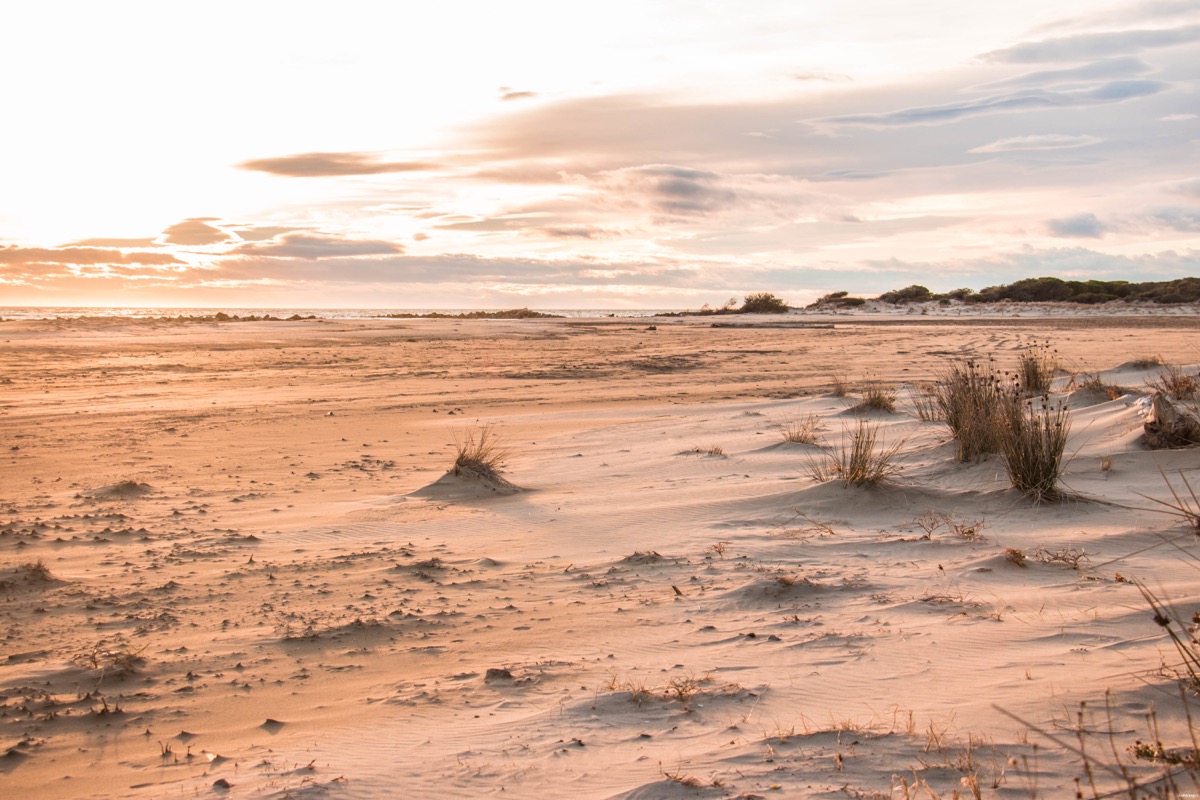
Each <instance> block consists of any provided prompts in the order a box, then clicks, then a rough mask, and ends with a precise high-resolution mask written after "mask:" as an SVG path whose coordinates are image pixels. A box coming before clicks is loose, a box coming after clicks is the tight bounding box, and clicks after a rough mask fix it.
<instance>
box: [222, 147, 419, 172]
mask: <svg viewBox="0 0 1200 800" xmlns="http://www.w3.org/2000/svg"><path fill="white" fill-rule="evenodd" d="M238 167H240V168H241V169H246V170H252V171H255V172H266V173H268V174H270V175H280V176H283V177H286V178H327V177H333V176H338V175H380V174H383V173H388V172H423V171H428V170H433V169H437V168H438V165H437V164H431V163H429V162H426V161H379V160H377V157H376V156H374V155H372V154H370V153H302V154H300V155H294V156H280V157H278V158H260V159H255V160H253V161H243V162H242V163H241V164H238Z"/></svg>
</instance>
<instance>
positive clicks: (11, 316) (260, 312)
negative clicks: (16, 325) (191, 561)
mask: <svg viewBox="0 0 1200 800" xmlns="http://www.w3.org/2000/svg"><path fill="white" fill-rule="evenodd" d="M479 310H480V309H477V308H131V307H119V306H109V307H95V308H87V307H80V306H0V320H6V319H7V320H28V319H81V318H86V317H104V318H125V319H156V318H162V317H166V318H172V319H177V318H180V317H183V318H188V317H211V316H215V315H216V314H228V315H229V316H231V317H232V316H238V317H265V316H271V317H275V318H281V319H286V318H288V317H291V316H293V315H299V316H301V317H309V316H312V317H317V318H319V319H377V318H380V317H387V316H389V315H394V314H432V313H438V314H465V313H471V312H473V311H479ZM487 310H491V309H487ZM495 310H499V309H495ZM534 310H536V311H538V312H539V313H542V314H556V315H558V316H560V317H569V318H583V317H652V316H654V315H656V314H661V313H666V312H667V311H668V309H628V308H539V309H534ZM672 311H678V309H672Z"/></svg>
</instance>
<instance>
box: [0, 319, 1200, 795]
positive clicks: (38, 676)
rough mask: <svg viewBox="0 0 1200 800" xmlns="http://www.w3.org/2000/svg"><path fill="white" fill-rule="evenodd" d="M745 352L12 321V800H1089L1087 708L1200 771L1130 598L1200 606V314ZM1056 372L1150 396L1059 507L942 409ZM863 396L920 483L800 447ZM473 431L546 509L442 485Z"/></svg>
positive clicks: (762, 327)
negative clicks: (1165, 410)
mask: <svg viewBox="0 0 1200 800" xmlns="http://www.w3.org/2000/svg"><path fill="white" fill-rule="evenodd" d="M723 321H728V320H723ZM742 321H743V322H745V321H747V320H742ZM749 321H750V322H753V323H754V325H752V326H750V327H712V325H711V322H712V320H711V319H677V320H657V321H654V320H651V321H630V320H627V319H625V320H621V319H600V320H587V321H580V320H525V321H453V320H437V321H434V320H412V321H404V322H398V321H358V320H354V321H322V320H303V321H291V322H261V321H259V322H227V323H221V324H218V323H214V322H182V321H141V322H131V321H125V322H122V321H115V322H114V321H104V322H103V323H101V322H98V321H95V320H90V321H89V320H78V321H73V322H68V321H57V322H54V321H45V322H42V321H22V322H11V321H10V322H4V323H0V389H2V394H0V445H2V446H3V450H2V451H0V465H2V466H0V470H2V472H0V487H2V488H0V626H2V628H0V629H2V630H3V636H4V639H3V641H4V646H3V649H2V650H0V795H2V796H4V797H12V798H20V797H37V798H47V799H48V800H52V799H53V798H84V797H88V798H91V797H97V798H100V797H122V798H125V797H128V798H164V797H209V796H228V797H278V798H283V797H296V798H300V797H330V798H368V797H393V796H404V797H477V796H491V795H496V796H504V797H529V798H542V797H568V796H569V797H595V798H605V797H626V798H657V797H752V796H762V797H772V796H778V797H847V796H848V797H891V796H903V794H902V792H903V787H902V784H901V781H905V782H907V784H908V785H909V786H913V785H915V784H918V783H928V784H929V786H930V787H931V789H932V791H934V792H937V793H941V794H945V795H947V796H948V795H949V794H950V793H951V792H952V791H954V790H958V791H960V792H962V793H964V795H965V796H970V793H971V792H972V791H974V787H976V786H977V787H978V788H979V791H980V792H981V793H982V796H985V797H990V796H997V797H1029V796H1031V794H1033V793H1037V795H1038V796H1042V797H1047V798H1052V797H1064V796H1073V792H1074V781H1075V779H1076V778H1077V777H1081V776H1082V775H1083V766H1082V762H1081V760H1080V759H1079V758H1078V757H1077V756H1076V755H1075V754H1074V753H1072V752H1070V750H1069V749H1065V748H1064V747H1062V746H1060V744H1059V742H1066V743H1067V744H1070V745H1074V746H1077V745H1078V739H1077V735H1076V731H1077V730H1078V729H1079V728H1080V713H1081V703H1086V704H1087V708H1086V710H1084V711H1083V720H1082V727H1083V729H1084V730H1085V731H1086V732H1087V733H1086V735H1085V737H1084V738H1085V742H1086V745H1087V747H1088V749H1089V750H1091V751H1093V752H1095V754H1096V757H1097V758H1098V759H1101V760H1103V758H1104V757H1105V756H1110V755H1111V753H1110V752H1109V748H1110V747H1112V746H1114V745H1115V747H1116V748H1117V750H1118V752H1119V753H1120V754H1121V756H1122V758H1123V759H1124V760H1125V762H1126V763H1127V764H1130V765H1131V769H1134V770H1135V771H1136V770H1150V768H1151V765H1150V764H1149V763H1148V762H1144V761H1143V762H1137V761H1136V760H1135V759H1133V757H1132V756H1131V755H1130V754H1129V753H1128V752H1126V750H1125V748H1126V747H1128V746H1130V745H1132V744H1133V743H1134V742H1135V740H1137V739H1143V740H1149V739H1150V738H1151V734H1150V733H1149V732H1148V731H1147V720H1146V715H1147V714H1148V713H1149V712H1151V711H1153V712H1155V717H1156V720H1157V724H1158V726H1159V728H1160V731H1159V736H1160V737H1161V738H1162V739H1163V741H1164V743H1165V744H1168V745H1187V744H1190V740H1189V739H1188V738H1187V725H1186V718H1185V717H1184V710H1185V709H1184V705H1183V703H1182V702H1181V701H1180V698H1179V692H1178V689H1177V686H1176V683H1175V682H1174V681H1173V680H1171V678H1170V677H1169V676H1168V675H1165V674H1164V673H1163V670H1162V666H1163V665H1164V663H1165V664H1166V665H1167V666H1168V667H1170V666H1172V665H1174V664H1176V663H1177V662H1178V656H1177V654H1176V653H1175V651H1174V649H1173V648H1172V647H1171V646H1170V645H1169V643H1168V641H1167V640H1166V638H1165V637H1164V635H1163V633H1162V630H1161V629H1160V628H1158V627H1157V626H1156V625H1155V624H1154V622H1153V620H1152V616H1151V613H1150V610H1149V608H1148V606H1147V604H1146V603H1145V601H1144V600H1143V598H1142V596H1141V594H1140V592H1139V589H1138V586H1137V585H1136V583H1135V582H1138V581H1140V582H1143V583H1145V584H1146V585H1147V586H1148V587H1150V588H1151V589H1153V591H1154V592H1155V593H1157V594H1159V595H1160V596H1162V597H1164V598H1168V599H1169V600H1170V601H1171V603H1172V604H1173V605H1174V606H1175V607H1176V608H1177V609H1178V610H1179V612H1180V614H1181V615H1182V616H1183V617H1184V618H1185V619H1186V618H1189V617H1190V616H1191V614H1192V612H1193V611H1195V610H1196V607H1197V604H1198V603H1200V593H1198V592H1197V588H1196V587H1197V585H1200V584H1198V582H1197V576H1198V574H1200V573H1198V569H1200V567H1198V566H1197V563H1196V555H1197V551H1198V549H1200V548H1198V547H1197V542H1196V538H1195V536H1194V535H1193V534H1192V533H1190V532H1189V531H1188V530H1187V529H1186V528H1185V527H1184V526H1181V525H1179V524H1177V521H1176V520H1174V519H1173V518H1171V517H1170V516H1168V515H1166V514H1162V513H1158V512H1157V511H1155V510H1152V509H1154V508H1155V505H1156V504H1155V503H1153V502H1152V501H1150V500H1148V499H1147V498H1146V497H1145V496H1150V497H1160V498H1169V490H1168V488H1167V486H1166V484H1165V483H1164V481H1163V477H1162V475H1161V474H1160V472H1159V469H1160V468H1161V469H1163V470H1166V471H1167V473H1168V474H1169V475H1177V474H1178V473H1177V471H1178V470H1184V472H1185V475H1188V476H1189V480H1191V482H1192V485H1193V486H1200V474H1198V473H1200V452H1198V451H1197V450H1195V449H1192V450H1181V451H1171V452H1163V451H1160V452H1151V451H1148V450H1146V449H1145V447H1144V446H1143V444H1142V442H1141V431H1142V423H1143V416H1144V411H1145V404H1144V402H1141V397H1142V395H1144V393H1145V381H1146V380H1147V379H1148V378H1152V377H1154V376H1155V375H1156V374H1157V370H1156V369H1155V368H1153V367H1150V368H1147V367H1145V366H1138V365H1135V364H1134V363H1133V362H1135V361H1137V360H1138V359H1141V358H1145V357H1147V356H1150V355H1159V356H1161V357H1162V358H1163V359H1164V360H1166V361H1169V362H1172V363H1177V364H1184V365H1193V366H1191V367H1190V368H1191V369H1192V370H1193V371H1194V370H1195V366H1194V365H1195V364H1196V363H1197V362H1198V361H1200V354H1198V353H1197V351H1196V344H1195V343H1196V341H1197V338H1196V334H1197V329H1198V327H1200V326H1198V325H1197V319H1196V318H1195V317H1185V316H1179V317H1168V316H1161V317H1156V316H1143V317H1138V318H1119V317H1105V318H1089V317H1083V318H1060V317H1056V318H1030V317H1028V316H1024V317H1021V318H1019V319H1013V318H989V319H966V318H963V319H928V320H926V319H916V318H914V317H912V316H904V317H899V318H894V319H893V318H885V317H876V318H864V317H812V318H809V317H799V316H793V317H788V318H786V321H787V322H788V323H789V324H790V325H789V326H781V325H779V324H778V323H779V322H780V321H781V320H780V319H765V318H758V319H755V320H749ZM651 324H653V325H654V326H655V327H656V329H655V330H650V329H649V325H651ZM1047 339H1048V340H1049V341H1051V342H1052V344H1053V345H1054V346H1055V347H1056V348H1057V351H1058V357H1059V358H1060V360H1061V362H1062V364H1063V365H1064V366H1065V367H1067V369H1068V371H1074V372H1077V373H1082V372H1088V373H1096V372H1099V373H1101V377H1102V379H1103V381H1104V382H1105V383H1108V384H1113V385H1116V386H1119V387H1125V389H1124V390H1122V391H1119V392H1114V393H1113V395H1115V399H1113V398H1112V397H1110V396H1109V395H1108V394H1103V393H1099V392H1094V393H1088V392H1086V391H1074V392H1072V393H1071V394H1070V402H1071V406H1072V409H1073V410H1072V436H1071V440H1070V443H1069V445H1068V448H1067V449H1068V452H1069V453H1070V454H1072V456H1073V457H1072V460H1071V462H1070V464H1069V466H1068V468H1067V471H1066V475H1065V482H1066V484H1067V487H1068V488H1069V489H1070V490H1071V491H1073V492H1075V493H1077V494H1078V495H1080V496H1081V497H1082V498H1084V499H1080V500H1072V501H1066V502H1062V503H1043V504H1040V505H1036V504H1033V503H1031V502H1030V501H1029V500H1027V499H1025V498H1023V497H1022V496H1021V495H1019V494H1018V493H1016V492H1014V491H1013V490H1011V489H1010V488H1008V485H1007V482H1006V479H1005V477H1004V470H1003V467H1002V465H1001V464H1000V463H999V462H998V461H996V460H989V461H984V462H982V463H979V464H961V463H958V462H956V461H955V460H954V448H953V444H952V443H951V441H950V439H949V435H948V432H947V429H946V427H945V426H944V425H943V424H941V423H937V422H922V421H920V420H919V419H918V418H917V416H916V414H915V413H914V409H913V408H912V406H911V404H910V403H909V402H908V392H907V388H908V387H910V386H917V385H919V384H923V383H926V382H929V381H931V380H933V379H934V377H935V376H936V374H937V373H938V371H939V370H941V369H943V368H944V367H945V366H946V364H947V363H949V361H950V360H951V359H955V358H963V357H967V356H988V355H994V356H995V357H996V359H997V360H998V362H999V363H1000V364H1001V365H1006V364H1015V362H1016V358H1017V354H1018V353H1019V352H1021V351H1022V349H1023V348H1026V347H1028V346H1031V345H1033V344H1034V343H1035V342H1038V341H1043V340H1047ZM835 377H836V378H841V379H844V380H845V381H846V382H847V383H848V384H849V386H850V387H851V394H852V395H853V394H856V393H857V392H858V390H860V389H861V388H862V387H863V386H865V385H866V384H867V383H868V382H870V381H875V382H880V383H883V384H887V385H894V386H896V387H898V391H897V394H898V397H899V403H898V406H899V407H898V410H897V412H896V413H893V414H887V413H873V414H872V415H870V421H871V422H873V423H878V424H879V426H880V431H881V436H882V437H883V439H884V440H885V441H886V442H889V443H890V442H902V443H903V444H902V447H901V450H900V455H899V466H900V471H899V474H898V476H897V477H896V479H895V481H894V482H893V483H891V484H890V485H887V486H883V487H879V488H876V489H870V490H868V489H854V488H843V487H842V486H841V484H840V483H826V484H818V483H816V482H815V481H814V480H813V479H812V478H811V477H810V476H809V472H808V469H807V464H808V463H809V462H810V461H811V460H812V459H814V458H817V457H818V456H819V453H820V451H819V449H818V448H817V447H815V446H813V445H805V444H791V443H787V442H784V441H783V438H782V437H781V435H780V427H781V426H782V425H784V424H786V423H788V422H789V421H794V420H798V419H804V418H807V417H808V416H809V415H815V416H816V418H817V420H818V424H817V431H818V434H819V437H820V438H821V440H822V441H823V442H824V443H825V444H827V445H830V446H837V445H838V443H839V441H840V438H841V436H842V432H843V431H844V430H845V429H846V428H847V426H849V425H851V424H853V422H854V419H855V416H854V415H853V414H852V413H851V412H849V411H848V409H849V408H850V406H852V405H853V404H854V403H855V402H856V398H855V397H853V396H851V397H849V398H839V397H836V396H834V395H833V394H832V393H831V387H832V385H833V382H834V378H835ZM1069 380H1070V375H1069V374H1067V373H1064V374H1063V375H1061V376H1060V378H1059V380H1058V385H1059V388H1061V389H1064V390H1065V389H1066V388H1067V384H1068V382H1069ZM472 425H476V426H478V425H492V426H494V427H493V430H494V431H495V432H496V433H497V434H499V435H500V436H501V437H502V438H503V440H504V441H505V443H506V444H507V445H508V447H509V448H510V449H511V457H510V458H509V461H508V465H507V468H506V470H505V471H504V476H505V477H506V478H507V479H508V480H509V481H511V482H512V483H513V484H516V485H517V486H518V487H520V488H521V491H517V492H511V491H507V489H506V487H493V486H490V485H488V484H486V483H479V482H474V481H470V480H464V479H462V478H455V477H454V476H452V475H450V476H448V475H447V474H446V473H447V470H448V469H449V467H450V466H451V463H452V461H453V458H454V442H455V440H456V438H457V437H461V436H462V435H463V433H464V432H465V431H467V430H468V429H469V428H470V426H472ZM1181 485H1182V484H1177V486H1181ZM1013 550H1020V551H1022V552H1023V553H1024V554H1026V556H1027V558H1026V560H1025V563H1024V564H1023V565H1021V564H1018V563H1016V559H1014V558H1012V557H1011V552H1010V551H1013ZM1106 703H1107V706H1108V708H1107V709H1106V708H1105V705H1106ZM1108 731H1112V734H1111V736H1110V735H1109V734H1108V733H1107V732H1108ZM1056 740H1057V741H1056ZM1110 740H1111V741H1110ZM1107 760H1108V762H1109V763H1111V762H1112V758H1111V757H1110V758H1108V759H1107ZM1098 780H1100V781H1107V782H1110V783H1111V779H1110V778H1109V777H1108V776H1105V775H1101V776H1099V777H1098ZM922 791H924V789H922ZM914 796H915V794H914Z"/></svg>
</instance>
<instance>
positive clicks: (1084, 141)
mask: <svg viewBox="0 0 1200 800" xmlns="http://www.w3.org/2000/svg"><path fill="white" fill-rule="evenodd" d="M0 27H2V28H3V30H4V31H5V33H6V35H5V46H4V47H3V48H0V74H2V75H4V76H5V78H4V94H3V97H4V103H3V107H2V108H3V112H2V113H0V187H2V188H0V305H77V306H112V305H119V306H179V307H212V306H224V307H280V308H283V307H304V308H348V307H364V308H515V307H522V306H527V307H531V308H608V309H621V308H698V307H700V306H701V305H703V304H705V303H709V304H712V305H720V304H722V303H724V302H725V301H727V300H728V299H730V298H739V299H740V298H741V297H742V296H744V295H745V294H747V293H750V292H757V291H769V292H773V293H775V294H777V295H779V296H780V297H781V298H783V299H785V300H787V301H789V302H792V303H793V304H797V305H799V304H803V303H807V302H811V301H812V300H813V299H815V298H816V297H818V296H820V295H822V294H825V293H827V292H830V291H840V290H845V291H850V292H852V293H855V294H862V295H868V296H869V295H873V294H878V293H880V292H883V291H887V290H889V289H896V288H901V287H904V286H908V285H910V284H914V283H919V284H922V285H924V286H927V287H929V288H930V289H933V290H934V291H949V290H951V289H954V288H959V287H969V288H973V289H980V288H983V287H985V286H993V285H997V284H1002V283H1009V282H1012V281H1014V280H1018V279H1020V278H1028V277H1038V276H1042V275H1053V276H1058V277H1062V278H1068V279H1091V278H1095V279H1102V280H1132V281H1147V280H1167V279H1171V278H1178V277H1185V276H1200V91H1198V90H1200V0H1135V1H1134V2H1117V3H1112V4H1104V3H1097V2H1096V1H1095V0H1079V1H1076V0H1006V2H1004V3H963V2H961V0H909V2H906V3H903V4H900V3H895V2H892V1H891V0H805V2H797V1H796V0H784V1H781V2H773V1H771V0H740V2H703V0H687V2H684V1H683V0H604V2H592V0H573V1H572V2H562V0H555V1H554V2H537V1H533V0H527V1H522V0H512V1H511V2H506V3H496V2H485V1H483V0H480V1H479V2H474V1H472V0H440V1H439V2H437V3H430V2H407V1H403V2H402V1H400V0H393V1H392V2H379V1H374V2H372V1H368V0H340V2H338V3H336V4H334V3H330V2H322V3H317V2H306V1H305V0H286V2H277V1H276V0H238V1H237V2H224V0H211V1H210V2H205V3H165V2H161V0H152V1H151V2H133V1H131V0H108V1H107V2H104V3H97V2H94V0H85V1H83V2H55V0H44V1H43V2H38V3H8V4H5V5H4V6H3V8H2V9H0Z"/></svg>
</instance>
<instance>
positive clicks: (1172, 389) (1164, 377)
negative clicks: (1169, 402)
mask: <svg viewBox="0 0 1200 800" xmlns="http://www.w3.org/2000/svg"><path fill="white" fill-rule="evenodd" d="M1146 385H1147V386H1148V387H1150V389H1151V390H1153V391H1156V392H1162V393H1163V394H1165V395H1167V396H1168V397H1171V398H1173V399H1175V400H1195V399H1197V398H1198V397H1200V375H1191V374H1188V373H1186V372H1184V371H1183V368H1182V367H1179V366H1176V365H1174V364H1164V365H1163V368H1162V369H1161V370H1160V371H1159V373H1158V377H1157V378H1151V379H1150V380H1148V381H1146Z"/></svg>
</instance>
